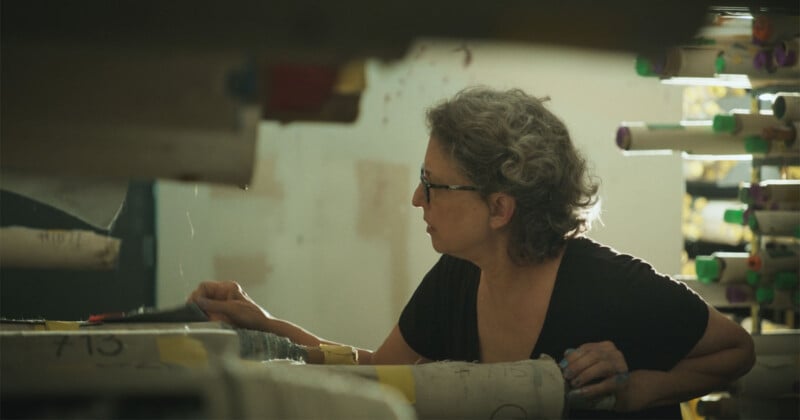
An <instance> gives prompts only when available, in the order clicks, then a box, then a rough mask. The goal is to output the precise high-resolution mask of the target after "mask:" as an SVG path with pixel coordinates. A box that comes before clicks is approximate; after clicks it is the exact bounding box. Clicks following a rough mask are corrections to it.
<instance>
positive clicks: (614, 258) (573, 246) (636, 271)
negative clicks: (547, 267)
mask: <svg viewBox="0 0 800 420" xmlns="http://www.w3.org/2000/svg"><path fill="white" fill-rule="evenodd" d="M562 266H563V267H564V268H565V269H566V270H570V271H578V272H580V273H592V274H593V275H595V276H596V275H602V274H612V275H613V277H614V278H618V279H621V278H625V277H628V276H633V277H638V276H640V275H642V274H658V273H657V272H656V270H655V268H654V267H653V266H652V265H651V264H650V263H648V262H647V261H644V260H642V259H640V258H638V257H636V256H634V255H632V254H628V253H624V252H620V251H618V250H616V249H614V248H613V247H611V246H608V245H605V244H602V243H600V242H597V241H595V240H593V239H590V238H588V237H585V236H581V237H577V238H573V239H570V240H568V241H567V248H566V251H565V254H564V259H563V260H562Z"/></svg>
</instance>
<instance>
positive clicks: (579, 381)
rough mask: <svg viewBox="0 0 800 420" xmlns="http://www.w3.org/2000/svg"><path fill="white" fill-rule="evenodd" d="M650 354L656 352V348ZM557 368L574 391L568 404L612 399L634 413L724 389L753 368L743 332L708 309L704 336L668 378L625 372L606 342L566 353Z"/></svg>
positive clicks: (617, 353)
mask: <svg viewBox="0 0 800 420" xmlns="http://www.w3.org/2000/svg"><path fill="white" fill-rule="evenodd" d="M650 351H654V352H657V351H658V348H653V349H651V350H650ZM561 363H562V368H563V369H564V373H565V377H566V378H567V380H569V381H570V383H571V385H572V386H573V387H574V388H575V389H574V390H573V391H571V394H572V395H571V396H570V397H571V398H579V399H582V400H587V401H591V400H593V399H596V398H599V397H603V396H605V395H608V394H615V395H616V405H615V406H614V409H615V410H617V411H638V410H641V409H644V408H647V407H653V406H659V405H665V404H671V403H677V402H680V401H686V400H689V399H692V398H695V397H699V396H702V395H706V394H708V393H709V392H713V391H715V390H719V389H722V388H724V386H725V385H727V384H729V383H731V382H733V381H735V380H736V379H738V378H739V377H741V376H742V375H744V374H745V373H747V372H748V371H749V370H750V369H751V368H752V367H753V364H754V363H755V351H754V347H753V339H752V337H750V335H749V334H748V333H747V332H746V331H745V330H744V329H743V328H742V327H740V326H739V325H736V323H734V322H733V321H731V320H729V319H727V318H725V317H724V316H723V315H722V314H720V313H719V312H718V311H717V310H716V309H714V308H712V307H709V308H708V323H707V324H706V329H705V332H704V333H703V336H702V337H701V338H700V340H699V341H698V342H697V344H695V346H694V348H693V349H692V350H691V351H690V352H689V354H688V355H687V356H686V357H685V358H684V359H683V360H681V361H679V362H678V363H677V364H676V365H675V367H673V368H672V369H671V370H669V371H667V372H663V371H656V370H635V371H631V372H627V364H626V363H625V359H624V355H622V353H621V352H620V351H619V350H618V349H617V348H616V347H615V346H614V345H613V343H611V342H602V343H588V344H585V345H583V346H581V347H579V348H578V349H576V350H572V351H569V354H567V355H565V357H564V360H562V362H561ZM598 380H599V382H597V381H598ZM587 383H590V385H586V384H587Z"/></svg>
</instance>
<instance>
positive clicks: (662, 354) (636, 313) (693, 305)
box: [620, 260, 709, 370]
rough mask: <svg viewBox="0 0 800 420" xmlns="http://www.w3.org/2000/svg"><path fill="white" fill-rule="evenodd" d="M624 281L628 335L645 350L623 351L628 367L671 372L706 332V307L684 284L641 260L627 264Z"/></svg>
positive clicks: (624, 302) (623, 296) (624, 314)
mask: <svg viewBox="0 0 800 420" xmlns="http://www.w3.org/2000/svg"><path fill="white" fill-rule="evenodd" d="M626 280H627V281H626V283H627V288H626V289H625V290H622V291H621V296H620V298H621V299H622V302H621V308H622V316H623V318H624V319H626V320H627V321H628V328H630V331H628V334H627V335H628V336H629V337H631V338H633V339H635V341H636V342H637V343H645V345H646V347H647V348H637V349H635V351H630V352H625V353H626V354H628V355H630V358H629V360H628V365H629V366H630V367H631V368H637V367H647V368H650V369H659V370H669V369H672V367H674V366H675V365H676V364H677V363H678V362H679V361H680V360H681V359H683V358H685V357H686V355H687V354H688V353H689V352H690V351H691V350H692V348H693V347H694V346H695V345H696V344H697V342H698V341H699V340H700V338H701V337H702V336H703V334H704V333H705V330H706V326H707V324H708V316H709V315H708V305H707V304H706V302H705V301H704V300H703V299H702V298H701V297H700V296H698V295H697V293H695V292H694V291H693V290H692V289H690V288H689V287H688V286H687V285H686V284H684V283H682V282H680V281H678V280H674V279H672V278H670V277H669V276H666V275H663V274H660V273H658V272H656V271H655V269H653V267H652V266H651V265H649V264H647V263H645V262H642V261H641V260H633V261H632V262H631V263H630V265H629V267H628V270H627V279H626ZM640 345H641V344H640Z"/></svg>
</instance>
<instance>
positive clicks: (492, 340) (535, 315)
mask: <svg viewBox="0 0 800 420" xmlns="http://www.w3.org/2000/svg"><path fill="white" fill-rule="evenodd" d="M427 118H428V124H429V127H430V140H429V142H428V147H427V151H426V154H425V160H424V163H423V166H422V169H421V174H420V184H419V186H418V187H417V189H416V190H415V191H414V195H413V198H412V201H411V202H412V204H413V205H414V206H415V207H419V208H421V209H422V211H423V218H424V220H425V222H426V223H427V225H428V228H427V231H428V233H429V234H430V237H431V242H432V244H433V247H434V249H436V251H438V252H440V253H441V254H442V257H441V258H440V260H439V261H438V262H437V263H436V265H435V266H434V267H433V268H432V269H431V270H430V271H429V272H428V274H427V275H426V276H425V278H424V279H423V280H422V282H421V284H420V285H419V287H418V288H417V290H416V291H415V292H414V295H413V296H412V298H411V300H410V301H409V302H408V304H407V305H406V307H405V309H404V310H403V313H402V314H401V316H400V320H399V321H398V324H397V325H396V326H395V327H394V328H393V329H392V331H391V332H390V333H389V335H388V337H387V338H386V340H385V341H384V342H383V344H382V345H381V346H380V347H379V348H378V349H377V350H376V351H374V352H371V351H368V350H361V349H359V350H358V352H359V355H358V357H359V362H360V363H362V364H413V363H419V362H427V361H434V360H464V361H480V362H485V363H488V362H508V361H517V360H522V359H527V358H538V357H539V356H540V355H541V354H548V355H550V356H552V357H556V358H561V361H560V363H559V365H560V366H561V368H562V370H563V374H564V377H565V379H566V380H567V381H568V382H569V383H570V385H571V388H572V390H571V391H570V393H569V395H568V396H569V398H570V399H571V400H572V402H573V403H576V405H580V404H579V403H580V402H582V401H591V400H594V399H597V398H599V397H603V396H608V395H612V394H613V395H614V396H615V397H616V402H615V406H614V408H613V410H614V411H615V412H595V411H583V412H579V411H573V412H571V416H573V417H591V418H598V417H601V416H604V415H605V416H609V417H612V418H622V417H632V418H635V417H649V418H669V417H674V418H680V410H679V407H678V403H679V402H680V401H684V400H687V399H690V398H694V397H697V396H701V395H704V394H706V393H708V392H710V391H712V390H715V389H718V388H720V387H723V386H725V385H726V384H727V383H729V382H731V381H733V380H735V379H737V378H738V377H740V376H741V375H743V374H745V373H746V372H747V371H748V370H749V369H750V368H751V366H752V365H753V363H754V353H753V342H752V339H751V338H750V336H749V335H748V334H747V333H746V332H745V331H744V330H743V329H742V328H741V327H739V326H738V325H736V324H735V323H733V322H731V321H730V320H728V319H727V318H725V317H724V316H723V315H721V314H720V313H719V312H717V311H716V310H715V309H714V308H712V307H709V306H708V305H707V304H706V303H705V302H703V300H702V299H701V298H699V297H698V296H697V295H696V294H694V293H693V292H692V291H691V290H689V289H688V288H687V287H686V286H685V285H683V284H682V283H679V282H677V281H674V280H672V279H670V278H669V277H667V276H664V275H662V274H659V273H657V272H656V271H655V270H654V269H653V268H652V267H651V266H650V265H649V264H647V263H645V262H643V261H641V260H638V259H636V258H634V257H631V256H629V255H623V254H619V253H617V252H615V251H614V250H612V249H610V248H608V247H605V246H603V245H601V244H598V243H596V242H593V241H592V240H590V239H587V238H585V237H582V236H580V235H581V233H583V232H584V231H585V230H586V229H587V227H588V224H589V222H590V220H589V217H588V211H589V210H590V209H591V208H592V207H593V206H594V204H595V199H594V197H595V194H596V192H597V186H596V185H595V184H594V183H592V182H591V179H590V178H589V177H588V176H587V174H586V163H585V161H584V159H583V158H582V157H581V156H580V154H579V153H578V151H577V150H576V149H575V147H574V146H573V144H572V141H571V140H570V137H569V134H568V132H567V129H566V127H565V126H564V124H563V123H562V122H561V121H559V119H558V118H556V117H555V116H554V115H553V114H551V113H550V112H549V111H548V110H547V109H546V108H545V107H544V106H543V104H542V101H540V100H539V99H536V98H534V97H531V96H529V95H527V94H525V93H524V92H522V91H520V90H510V91H495V90H490V89H485V88H470V89H466V90H464V91H462V92H460V93H459V94H457V95H456V96H455V97H454V98H453V99H452V100H449V101H446V102H444V103H442V104H440V105H438V106H436V107H434V108H432V109H431V110H429V111H428V115H427ZM190 299H191V300H193V301H195V302H196V303H197V304H198V305H199V306H200V307H201V308H203V309H204V310H206V311H207V312H208V314H209V315H210V317H211V318H212V319H219V320H223V321H226V322H229V323H231V324H233V325H237V326H240V327H244V328H251V329H258V330H264V331H269V332H272V333H275V334H278V335H282V336H285V337H288V338H289V339H291V340H293V341H295V342H297V343H300V344H305V345H312V346H316V345H319V344H321V343H329V342H327V341H324V340H322V339H320V338H318V337H316V336H314V335H313V334H311V333H310V332H308V331H306V330H304V329H302V328H301V327H299V326H297V325H294V324H292V323H290V322H287V321H284V320H281V319H277V318H274V317H272V316H270V314H269V313H268V312H266V311H265V310H263V309H262V308H260V307H259V306H258V305H257V304H256V303H254V302H253V301H252V300H251V299H250V298H249V297H248V296H247V295H246V294H245V293H244V292H243V291H242V289H241V288H240V287H239V286H238V285H237V284H236V283H233V282H226V283H203V284H201V285H200V286H199V288H198V289H197V290H196V291H195V292H194V293H192V295H191V297H190ZM562 357H563V358H562Z"/></svg>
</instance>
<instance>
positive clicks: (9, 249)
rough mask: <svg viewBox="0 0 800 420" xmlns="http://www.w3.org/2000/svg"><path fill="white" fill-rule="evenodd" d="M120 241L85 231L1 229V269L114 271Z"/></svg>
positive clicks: (20, 227)
mask: <svg viewBox="0 0 800 420" xmlns="http://www.w3.org/2000/svg"><path fill="white" fill-rule="evenodd" d="M119 248H120V240H119V239H118V238H114V237H111V236H105V235H98V234H96V233H94V232H92V231H88V230H55V229H50V230H46V229H34V228H28V227H22V226H10V227H4V228H0V265H2V266H3V267H6V268H8V267H17V268H43V269H69V270H113V269H115V268H116V266H117V261H118V260H119Z"/></svg>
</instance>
